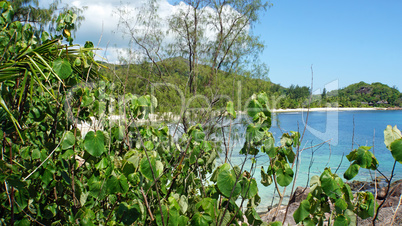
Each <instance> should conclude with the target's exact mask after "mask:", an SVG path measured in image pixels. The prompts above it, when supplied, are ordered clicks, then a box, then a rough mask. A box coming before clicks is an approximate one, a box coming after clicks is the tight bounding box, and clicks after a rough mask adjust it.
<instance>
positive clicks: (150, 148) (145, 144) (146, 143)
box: [144, 140, 154, 151]
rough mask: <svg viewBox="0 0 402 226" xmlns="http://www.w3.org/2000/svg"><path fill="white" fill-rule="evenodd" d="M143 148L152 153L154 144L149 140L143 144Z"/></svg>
mask: <svg viewBox="0 0 402 226" xmlns="http://www.w3.org/2000/svg"><path fill="white" fill-rule="evenodd" d="M144 146H145V149H147V150H148V151H152V150H153V149H154V144H153V143H152V141H149V140H147V141H145V142H144Z"/></svg>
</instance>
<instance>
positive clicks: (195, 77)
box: [117, 0, 269, 94]
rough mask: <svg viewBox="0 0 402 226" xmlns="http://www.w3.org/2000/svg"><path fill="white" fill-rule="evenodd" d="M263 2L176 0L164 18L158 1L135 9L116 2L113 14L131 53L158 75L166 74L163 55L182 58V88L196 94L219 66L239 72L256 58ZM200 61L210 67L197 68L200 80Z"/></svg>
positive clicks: (260, 43) (211, 80)
mask: <svg viewBox="0 0 402 226" xmlns="http://www.w3.org/2000/svg"><path fill="white" fill-rule="evenodd" d="M268 7H269V3H268V2H266V1H262V0H247V1H240V0H236V1H207V0H184V1H181V2H180V3H176V4H175V6H174V10H173V11H174V12H173V13H171V15H170V16H169V17H168V18H161V17H160V14H159V10H160V8H159V2H158V1H157V0H149V1H147V2H146V3H144V5H143V6H142V7H140V8H137V10H135V11H129V10H128V7H121V8H120V9H119V10H118V12H117V14H118V16H119V19H120V22H119V31H120V32H122V33H123V34H124V35H125V36H127V37H128V38H129V39H130V43H131V44H132V45H131V49H132V50H134V51H136V50H137V52H136V54H135V56H136V57H139V58H140V59H141V60H142V61H144V60H145V61H148V62H152V63H153V64H154V66H155V67H156V68H157V72H158V74H159V76H165V75H167V73H166V70H163V62H164V61H165V60H166V59H168V58H172V57H182V58H184V59H186V60H187V74H188V82H187V89H186V90H188V91H189V93H192V94H195V93H196V92H197V87H200V86H203V87H205V86H210V85H212V84H213V83H216V82H217V81H214V79H215V78H216V75H217V73H218V72H219V71H224V72H227V73H231V72H233V71H242V70H240V69H242V68H250V63H251V62H256V59H257V58H258V54H259V53H261V51H262V50H263V48H264V45H263V44H262V42H261V41H260V40H259V38H258V37H257V36H254V35H253V34H252V28H253V26H254V24H255V23H256V22H258V19H259V15H260V13H261V12H263V11H265V10H266V9H267V8H268ZM133 21H135V22H134V23H133ZM157 62H160V63H159V64H158V63H157ZM200 64H203V65H208V66H210V71H209V72H208V73H206V72H205V71H203V72H202V73H203V75H202V77H203V79H202V80H201V79H200V78H199V75H200V73H201V71H200V69H199V67H198V66H197V65H200Z"/></svg>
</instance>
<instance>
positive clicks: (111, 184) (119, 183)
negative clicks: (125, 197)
mask: <svg viewBox="0 0 402 226" xmlns="http://www.w3.org/2000/svg"><path fill="white" fill-rule="evenodd" d="M106 189H107V190H108V192H109V193H110V194H116V193H121V194H125V193H126V192H127V191H128V183H127V178H126V177H125V176H124V174H121V175H118V176H117V177H116V176H113V175H112V176H110V177H109V179H108V180H107V181H106Z"/></svg>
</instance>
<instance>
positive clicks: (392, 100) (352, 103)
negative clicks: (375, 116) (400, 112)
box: [327, 82, 402, 107]
mask: <svg viewBox="0 0 402 226" xmlns="http://www.w3.org/2000/svg"><path fill="white" fill-rule="evenodd" d="M327 97H328V99H327V100H328V101H330V102H334V101H337V102H338V103H339V106H340V107H370V106H372V107H401V106H402V95H401V93H400V92H399V90H398V89H397V88H396V87H392V88H391V87H389V86H388V85H385V84H382V83H379V82H376V83H372V84H367V83H365V82H359V83H355V84H352V85H349V86H347V87H345V88H342V89H340V90H338V91H333V92H330V93H328V95H327Z"/></svg>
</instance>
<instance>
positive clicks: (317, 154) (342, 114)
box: [218, 110, 402, 211]
mask: <svg viewBox="0 0 402 226" xmlns="http://www.w3.org/2000/svg"><path fill="white" fill-rule="evenodd" d="M306 120H307V124H308V126H309V127H308V128H307V129H306V131H305V134H304V137H303V141H302V144H301V149H304V150H303V151H302V152H301V154H300V160H299V164H298V167H297V168H298V169H297V170H298V173H297V177H296V186H303V187H304V186H306V185H308V180H309V178H311V177H312V176H313V175H320V174H321V173H322V171H323V170H324V169H325V168H326V167H330V168H331V171H332V172H335V171H336V173H337V174H338V175H339V176H340V177H341V178H343V173H344V172H345V171H346V169H347V168H348V167H349V164H350V163H349V161H348V160H347V159H346V155H347V154H349V152H350V151H351V150H352V144H353V149H355V148H358V147H359V146H373V148H372V149H371V151H372V152H374V155H375V156H376V158H377V159H378V161H379V163H380V164H379V170H380V171H381V172H382V173H383V174H384V175H385V176H387V177H389V176H390V175H391V171H392V167H393V165H394V159H393V157H392V155H391V153H390V151H389V150H388V149H387V148H386V147H385V144H384V129H385V128H386V127H387V125H392V126H394V125H397V126H398V128H399V129H402V111H385V110H373V111H335V112H310V113H309V115H308V117H307V113H306V112H292V113H276V114H274V115H273V120H272V121H273V123H272V127H271V132H272V133H273V134H274V137H275V141H276V143H277V145H279V140H280V136H281V135H282V133H285V132H289V131H299V132H300V134H302V133H303V130H304V127H305V124H306ZM244 131H245V126H244V125H243V126H239V127H238V128H237V132H236V135H239V139H237V142H236V144H235V146H234V148H233V152H232V157H231V163H232V164H234V165H235V164H241V163H242V162H243V161H244V156H243V155H240V154H239V151H240V148H241V146H242V144H243V143H244V140H243V139H242V138H241V137H242V134H244ZM352 139H353V142H352ZM328 140H329V141H328ZM325 141H327V143H323V142H325ZM321 143H323V144H322V145H319V144H321ZM316 145H318V146H316ZM313 146H315V147H313ZM310 147H313V148H310ZM256 159H257V167H256V170H255V172H252V173H254V174H253V177H255V178H256V180H257V182H258V189H259V195H260V197H261V203H260V205H259V208H258V211H266V210H267V207H268V206H270V205H271V204H274V205H275V204H276V203H278V200H279V196H278V195H277V194H275V193H274V190H275V189H274V185H273V184H271V185H270V186H268V187H264V186H263V185H262V184H261V183H259V181H260V180H261V176H260V169H261V166H264V168H265V169H267V168H268V165H269V164H268V162H269V158H268V156H267V155H266V154H265V153H261V152H260V153H259V154H258V155H257V158H256ZM221 161H223V160H222V157H221V159H220V160H218V164H220V163H221ZM250 166H251V161H247V163H246V164H245V166H244V169H245V170H248V169H250ZM295 168H296V166H295ZM394 174H395V176H394V179H393V180H397V179H402V164H400V163H396V167H395V171H394ZM375 176H377V177H378V176H381V175H380V174H379V173H376V172H374V171H369V170H366V169H360V171H359V174H358V175H357V176H356V177H355V178H353V180H360V181H369V182H370V181H372V180H373V179H374V177H375ZM344 181H346V180H345V179H344ZM291 189H292V184H290V185H289V186H288V187H287V189H286V192H285V200H284V202H283V203H282V204H287V201H288V196H289V194H290V192H291ZM280 191H281V192H283V188H282V189H280ZM273 197H274V200H273ZM244 205H245V204H244Z"/></svg>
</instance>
